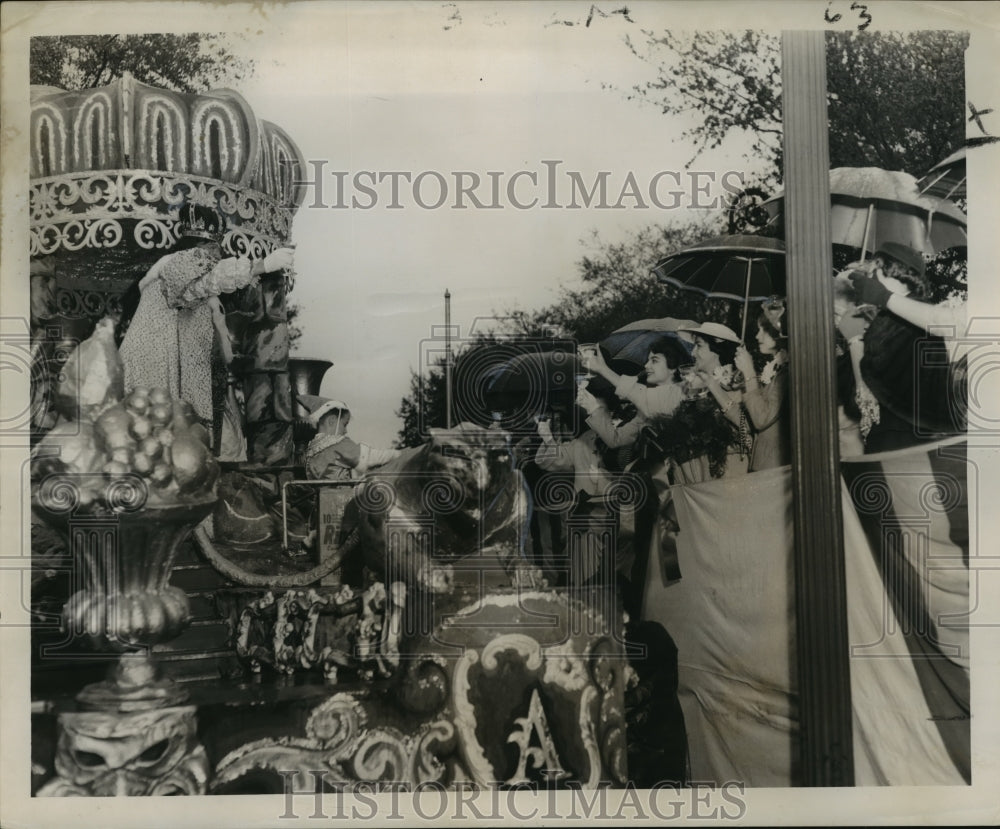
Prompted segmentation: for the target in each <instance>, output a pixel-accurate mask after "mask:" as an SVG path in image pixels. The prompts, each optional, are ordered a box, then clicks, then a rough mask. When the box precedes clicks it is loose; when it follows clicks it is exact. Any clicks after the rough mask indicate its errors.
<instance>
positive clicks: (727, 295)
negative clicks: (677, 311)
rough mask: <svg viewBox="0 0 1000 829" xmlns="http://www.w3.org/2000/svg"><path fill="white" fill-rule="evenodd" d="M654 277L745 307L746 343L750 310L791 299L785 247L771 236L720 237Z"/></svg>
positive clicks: (675, 257)
mask: <svg viewBox="0 0 1000 829" xmlns="http://www.w3.org/2000/svg"><path fill="white" fill-rule="evenodd" d="M653 274H654V275H655V276H656V278H657V279H658V280H659V281H660V282H666V283H670V284H672V285H676V286H677V287H678V288H682V289H683V290H688V291H698V292H700V293H702V294H704V295H706V296H714V297H722V298H724V299H733V300H736V301H738V302H742V303H743V313H742V330H741V332H740V339H742V338H743V335H744V334H745V333H746V324H747V305H748V304H749V303H750V302H762V301H764V300H765V299H768V298H769V297H772V296H775V295H779V296H784V294H785V245H784V243H783V242H782V241H781V240H780V239H773V238H770V237H768V236H749V235H740V234H737V235H730V236H716V237H714V238H712V239H707V240H705V241H704V242H699V243H698V244H696V245H691V246H689V247H686V248H682V249H681V250H679V251H677V252H676V253H673V254H671V255H670V256H666V257H664V258H663V259H661V260H660V261H659V262H657V263H656V265H655V266H654V267H653Z"/></svg>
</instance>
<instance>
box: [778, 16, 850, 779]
mask: <svg viewBox="0 0 1000 829" xmlns="http://www.w3.org/2000/svg"><path fill="white" fill-rule="evenodd" d="M824 37H825V35H824V33H823V32H821V31H808V32H806V31H802V32H784V33H783V34H782V38H781V77H782V85H783V90H784V91H783V113H782V118H783V125H784V155H785V243H786V251H787V252H786V263H787V269H788V319H789V353H790V355H791V364H790V372H791V375H790V382H789V387H790V397H791V414H792V486H793V489H794V492H795V505H794V517H795V609H796V613H795V616H796V642H797V649H798V678H799V722H800V758H801V777H802V780H801V783H802V785H805V786H851V785H853V784H854V758H853V746H852V736H851V678H850V664H849V659H848V638H847V601H846V584H845V574H844V552H843V547H844V539H843V526H842V523H841V521H842V518H841V504H840V456H839V447H838V422H837V394H836V383H835V352H834V328H833V287H832V280H831V274H832V270H833V261H832V260H833V249H832V245H831V242H830V162H829V157H830V151H829V135H828V129H829V127H828V121H827V112H826V44H825V40H824Z"/></svg>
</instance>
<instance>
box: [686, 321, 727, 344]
mask: <svg viewBox="0 0 1000 829" xmlns="http://www.w3.org/2000/svg"><path fill="white" fill-rule="evenodd" d="M677 330H678V332H680V331H686V332H687V333H688V334H692V335H693V336H696V337H713V338H715V339H716V340H725V341H726V342H728V343H738V342H741V340H740V338H739V337H738V336H736V332H735V331H733V329H732V328H729V327H728V326H726V325H723V324H722V323H720V322H703V323H702V324H701V325H698V326H696V327H694V328H678V329H677Z"/></svg>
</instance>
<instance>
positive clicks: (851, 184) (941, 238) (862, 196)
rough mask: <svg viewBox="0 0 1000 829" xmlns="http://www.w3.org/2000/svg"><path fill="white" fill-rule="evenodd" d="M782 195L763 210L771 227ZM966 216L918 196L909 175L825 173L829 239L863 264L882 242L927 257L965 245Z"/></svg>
mask: <svg viewBox="0 0 1000 829" xmlns="http://www.w3.org/2000/svg"><path fill="white" fill-rule="evenodd" d="M783 205H784V194H782V193H779V194H778V195H776V196H774V197H772V198H770V199H768V200H767V201H766V202H764V204H763V207H764V209H766V210H767V211H768V213H769V214H770V215H771V221H772V223H773V222H775V221H777V220H778V219H779V217H780V215H781V212H782V209H783ZM966 224H967V218H966V216H965V214H964V213H963V212H962V211H961V210H959V208H958V207H957V206H956V205H955V204H953V203H952V202H950V201H948V200H947V199H940V198H936V197H934V196H931V195H927V194H923V195H922V194H921V192H920V189H919V188H918V186H917V180H916V179H915V178H914V177H913V176H911V175H910V174H909V173H903V172H898V171H891V170H883V169H881V168H880V167H838V168H836V169H834V170H831V171H830V236H831V241H832V242H833V244H835V245H848V246H850V247H854V248H860V249H861V258H862V260H863V259H865V258H866V256H867V254H868V253H869V252H872V251H876V250H878V248H879V246H881V245H882V244H884V243H885V242H899V243H900V244H904V245H908V246H909V247H911V248H913V249H914V250H918V251H920V252H921V253H925V254H927V255H934V254H935V253H939V252H940V251H942V250H946V249H947V248H951V247H958V246H964V245H968V235H967V233H966Z"/></svg>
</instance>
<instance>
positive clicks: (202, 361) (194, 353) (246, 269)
mask: <svg viewBox="0 0 1000 829" xmlns="http://www.w3.org/2000/svg"><path fill="white" fill-rule="evenodd" d="M224 230H225V222H224V220H223V218H222V217H221V216H219V215H218V214H217V213H216V212H215V211H213V210H210V209H208V208H205V207H202V206H200V205H199V206H193V205H189V206H188V208H187V210H186V212H185V217H184V220H183V221H182V223H181V225H180V233H179V235H180V241H179V242H178V243H177V246H176V247H175V248H174V250H173V251H172V252H171V253H168V254H167V255H166V256H163V257H161V258H160V259H158V260H157V261H156V263H155V264H154V265H153V267H152V268H150V269H149V271H148V273H146V275H145V276H144V277H143V278H142V279H141V280H140V281H139V283H138V290H139V301H138V305H137V307H136V309H135V313H134V315H133V316H132V318H131V321H130V322H129V324H128V330H127V331H126V333H125V337H124V339H123V340H122V343H121V346H120V348H119V354H120V356H121V360H122V365H123V366H124V370H125V388H126V389H132V388H135V387H136V386H145V387H146V388H155V387H160V388H164V389H166V390H167V391H169V392H170V396H171V397H173V398H182V399H184V400H186V401H187V402H188V403H190V404H191V406H192V407H193V408H194V410H195V412H196V413H197V415H198V417H199V418H200V419H201V420H202V422H203V423H204V424H205V425H206V426H207V427H208V428H209V431H210V433H212V435H213V448H214V451H215V454H216V455H218V456H219V458H220V460H226V461H239V460H245V459H246V448H245V447H246V443H245V440H244V439H243V435H242V427H241V425H240V424H241V417H240V415H239V413H238V412H234V411H232V408H233V407H234V406H235V405H236V404H235V400H234V398H232V396H231V395H228V393H227V396H226V398H225V403H224V404H223V406H222V408H217V407H216V406H214V405H213V392H214V389H213V350H214V346H215V345H216V344H218V347H219V352H220V355H221V358H222V360H223V361H224V362H225V363H226V364H227V365H228V364H229V363H230V362H231V361H232V359H233V353H232V344H231V342H230V340H229V331H228V329H227V328H226V321H225V316H224V313H223V310H222V306H221V304H220V302H219V296H220V295H221V294H226V293H231V292H233V291H237V290H239V289H241V288H245V287H246V286H248V285H250V284H251V283H253V282H254V281H255V280H257V279H258V278H259V277H260V276H261V275H262V274H265V273H270V272H272V271H278V270H282V269H284V268H290V267H291V265H292V260H293V256H294V253H293V251H292V249H291V248H278V249H277V250H274V251H272V252H271V253H269V254H268V255H267V256H265V257H264V258H263V259H256V260H250V259H244V258H242V257H224V256H223V251H222V246H221V239H222V236H223V233H224ZM227 407H228V408H229V409H230V411H229V412H228V413H227V412H225V409H226V408H227ZM226 427H229V429H228V431H236V432H239V433H238V434H228V433H227V430H226Z"/></svg>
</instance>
